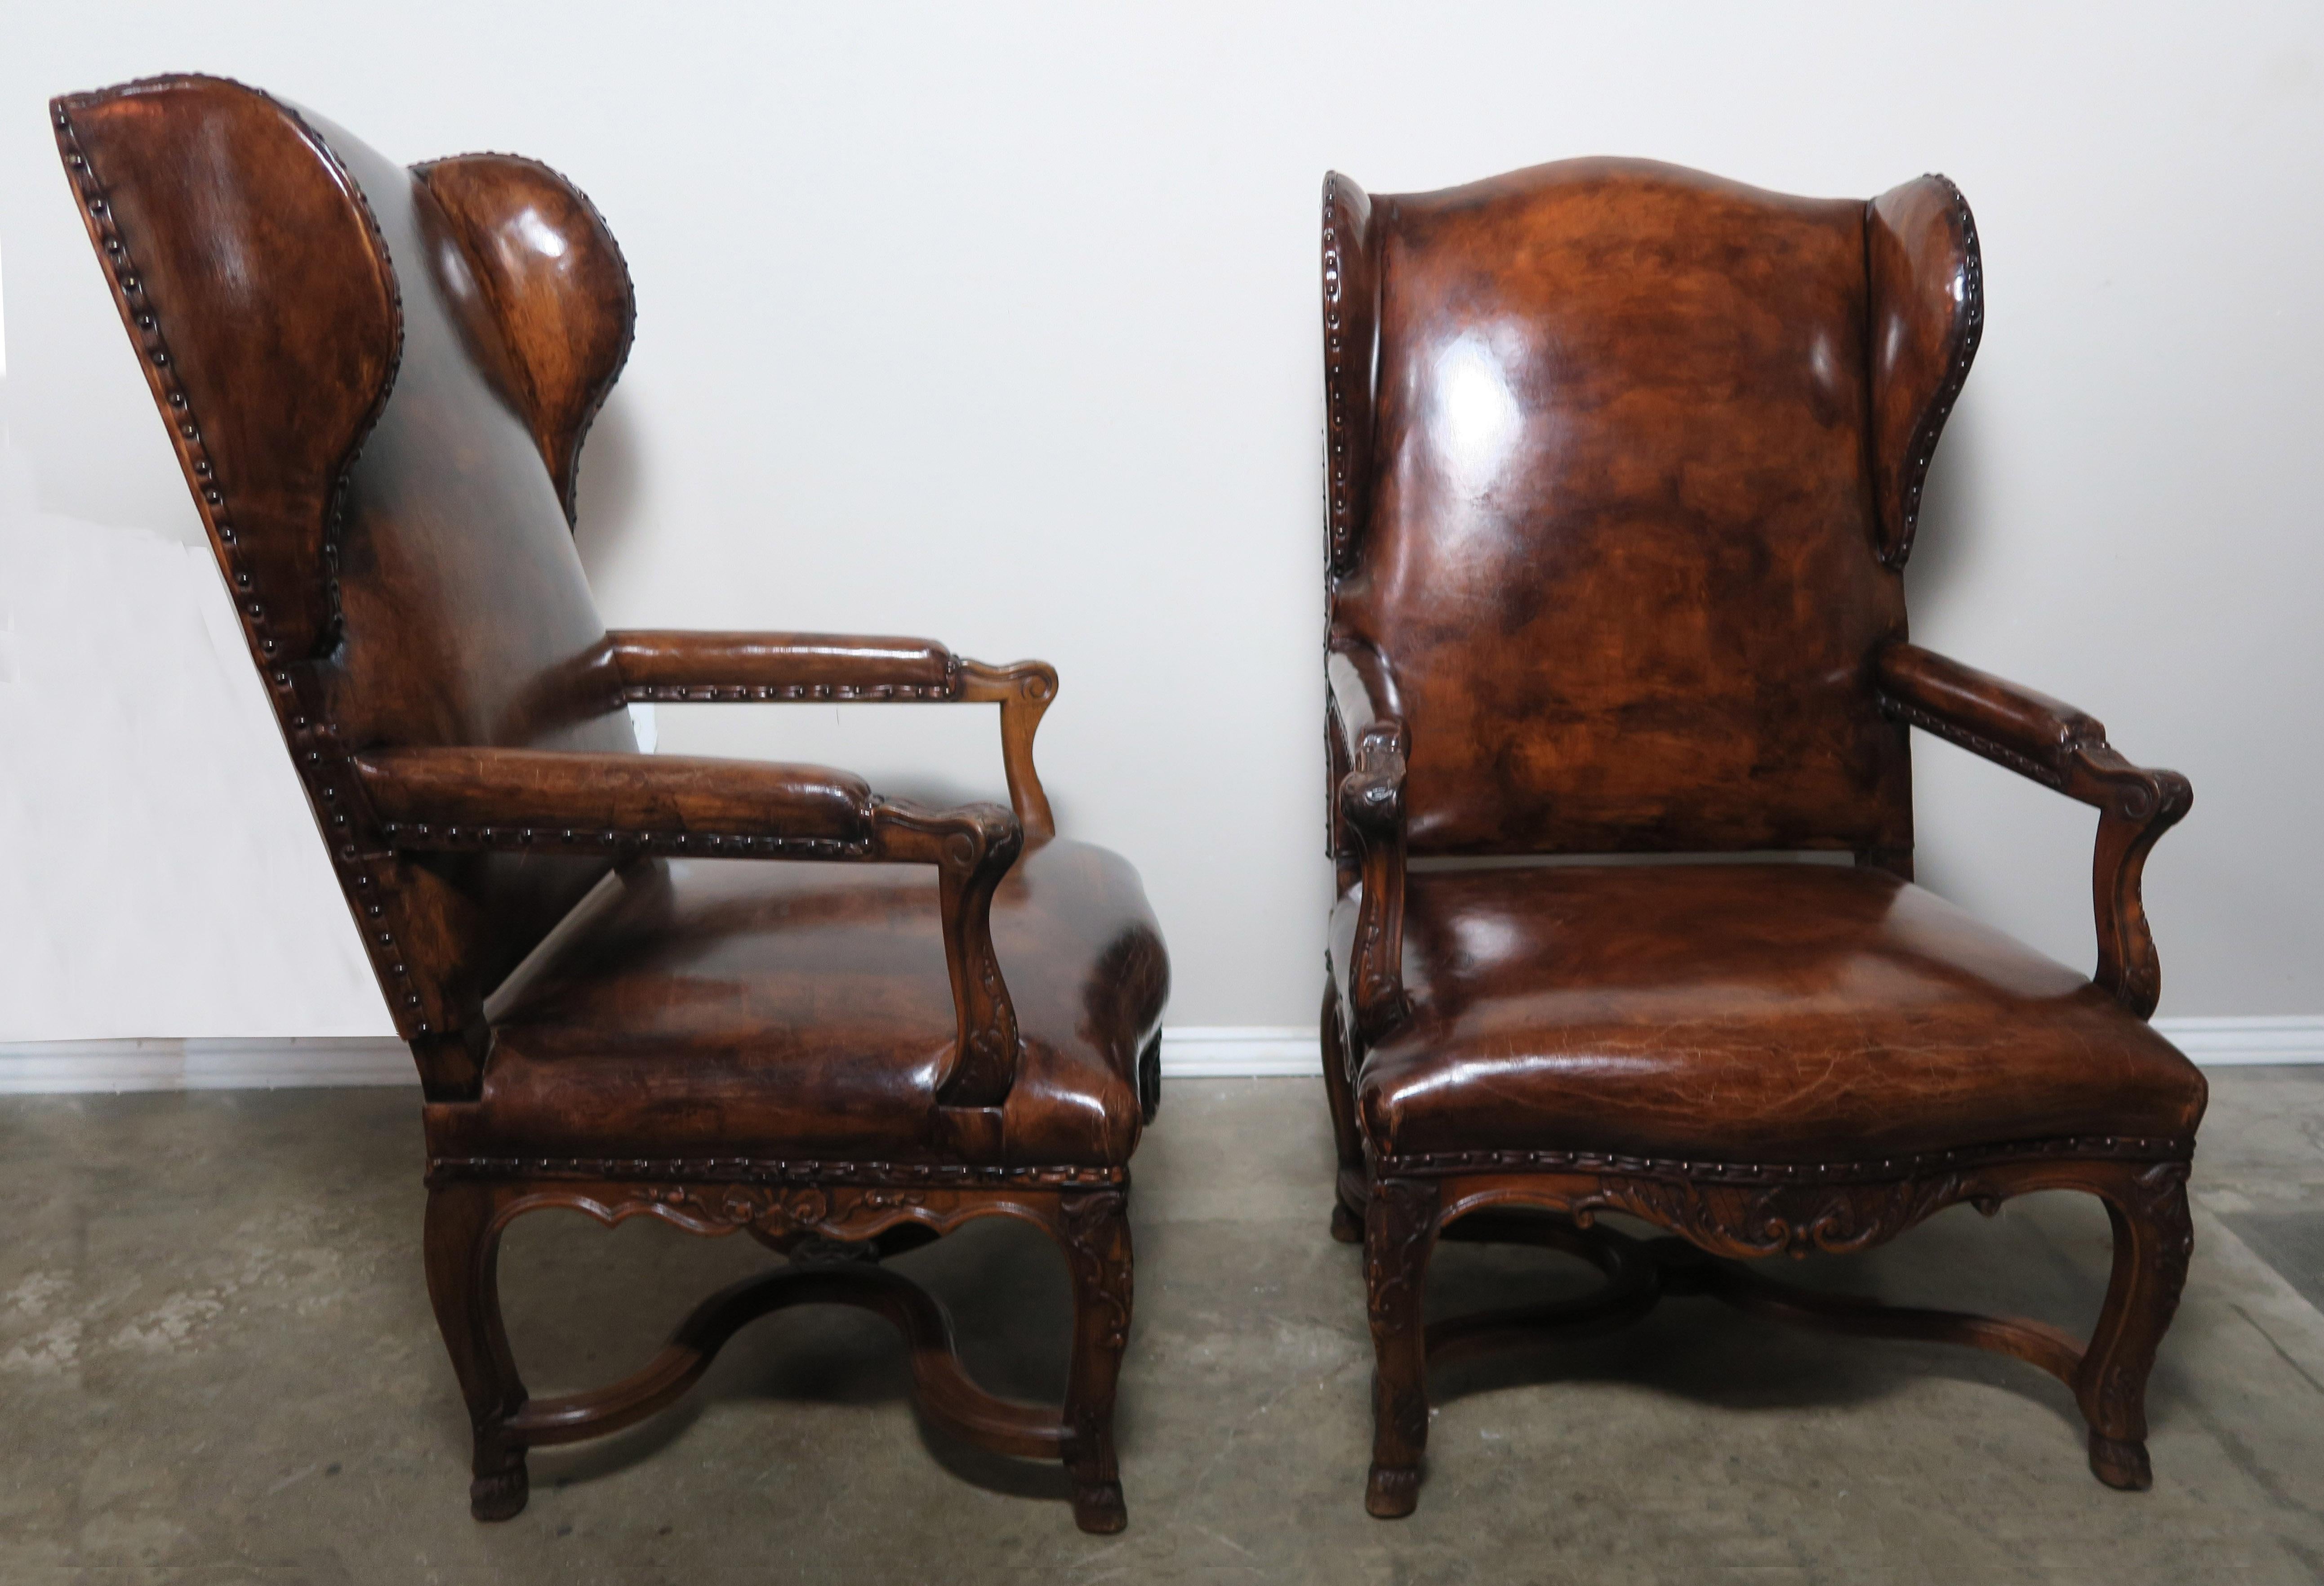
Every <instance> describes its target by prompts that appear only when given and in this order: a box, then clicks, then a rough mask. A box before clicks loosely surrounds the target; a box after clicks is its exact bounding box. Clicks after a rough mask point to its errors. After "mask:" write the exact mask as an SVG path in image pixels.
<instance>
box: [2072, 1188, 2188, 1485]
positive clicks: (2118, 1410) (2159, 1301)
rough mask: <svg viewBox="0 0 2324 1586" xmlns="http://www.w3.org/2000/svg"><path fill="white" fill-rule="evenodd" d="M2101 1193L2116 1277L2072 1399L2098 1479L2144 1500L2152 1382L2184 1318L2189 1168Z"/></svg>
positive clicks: (2148, 1477)
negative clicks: (2157, 1361)
mask: <svg viewBox="0 0 2324 1586" xmlns="http://www.w3.org/2000/svg"><path fill="white" fill-rule="evenodd" d="M2098 1194H2100V1195H2101V1196H2102V1197H2103V1198H2104V1200H2105V1201H2106V1205H2107V1218H2108V1219H2109V1220H2110V1221H2111V1222H2113V1224H2114V1277H2113V1278H2112V1280H2111V1281H2110V1282H2109V1283H2108V1284H2107V1297H2106V1306H2105V1308H2104V1309H2103V1310H2101V1311H2100V1312H2099V1313H2098V1327H2097V1329H2096V1331H2094V1332H2092V1333H2091V1334H2090V1342H2089V1349H2088V1350H2087V1351H2085V1352H2084V1353H2083V1356H2082V1364H2081V1369H2080V1371H2079V1372H2078V1373H2077V1374H2076V1377H2075V1381H2074V1397H2076V1398H2077V1399H2078V1400H2080V1404H2081V1407H2082V1414H2083V1415H2084V1416H2085V1417H2086V1418H2087V1419H2088V1420H2089V1424H2090V1471H2091V1472H2092V1473H2093V1474H2094V1475H2096V1476H2097V1477H2098V1480H2101V1481H2103V1482H2105V1483H2106V1484H2107V1486H2108V1487H2119V1488H2122V1489H2126V1490H2129V1491H2134V1492H2139V1491H2144V1490H2145V1489H2147V1488H2148V1487H2151V1486H2153V1483H2154V1476H2153V1471H2152V1470H2151V1468H2150V1467H2149V1466H2148V1463H2147V1459H2146V1378H2147V1373H2148V1372H2149V1371H2151V1370H2152V1369H2153V1366H2154V1351H2155V1347H2156V1346H2157V1345H2158V1344H2160V1343H2161V1342H2163V1332H2164V1331H2165V1330H2166V1329H2168V1328H2169V1327H2170V1325H2171V1318H2172V1314H2174V1313H2175V1312H2176V1311H2177V1310H2178V1309H2179V1292H2180V1290H2181V1288H2183V1287H2184V1286H2186V1282H2187V1259H2188V1257H2189V1256H2190V1255H2191V1254H2192V1253H2193V1251H2194V1248H2195V1232H2194V1225H2193V1223H2192V1222H2190V1219H2189V1217H2188V1214H2187V1165H2186V1164H2185V1163H2184V1162H2158V1163H2153V1164H2152V1165H2149V1166H2134V1167H2131V1168H2127V1169H2126V1171H2125V1172H2124V1173H2123V1174H2122V1176H2121V1177H2120V1179H2119V1180H2118V1181H2116V1183H2115V1184H2113V1185H2108V1186H2107V1187H2104V1188H2101V1189H2100V1190H2099V1191H2098Z"/></svg>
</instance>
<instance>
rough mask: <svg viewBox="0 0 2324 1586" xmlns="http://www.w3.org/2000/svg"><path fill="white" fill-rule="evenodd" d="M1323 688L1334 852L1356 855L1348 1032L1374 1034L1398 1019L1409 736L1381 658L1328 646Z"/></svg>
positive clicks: (1405, 1007) (1405, 1008) (1351, 647)
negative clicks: (1358, 893)
mask: <svg viewBox="0 0 2324 1586" xmlns="http://www.w3.org/2000/svg"><path fill="white" fill-rule="evenodd" d="M1324 677H1325V679H1326V681H1327V683H1328V684H1329V686H1330V689H1331V702H1330V719H1331V723H1332V733H1333V757H1332V763H1333V766H1334V768H1335V769H1336V770H1338V771H1339V772H1340V775H1339V777H1338V787H1337V788H1336V789H1335V790H1334V794H1333V852H1334V854H1335V855H1337V856H1340V857H1342V858H1352V859H1354V860H1355V861H1356V863H1357V866H1358V871H1359V875H1360V884H1361V886H1362V889H1363V896H1362V901H1361V903H1360V907H1359V908H1358V911H1357V915H1356V940H1355V946H1354V949H1353V951H1352V954H1351V962H1350V964H1349V965H1348V981H1349V985H1350V987H1351V997H1352V1000H1353V1001H1354V1003H1355V1010H1354V1011H1355V1019H1356V1030H1357V1033H1358V1034H1359V1035H1360V1037H1362V1038H1363V1039H1364V1040H1366V1041H1368V1042H1369V1041H1372V1040H1376V1039H1378V1038H1379V1037H1380V1036H1382V1035H1385V1034H1386V1033H1388V1031H1389V1030H1392V1029H1394V1028H1396V1027H1397V1025H1399V1024H1401V1023H1403V1022H1404V1020H1405V1019H1406V1017H1407V1016H1408V1015H1409V1014H1410V1012H1411V1004H1410V1002H1409V1000H1407V999H1406V996H1405V991H1404V870H1405V844H1404V772H1405V753H1406V746H1407V743H1408V742H1409V740H1408V738H1407V736H1406V728H1405V724H1404V715H1403V711H1402V708H1401V702H1400V701H1399V700H1398V699H1397V692H1396V679H1395V674H1394V672H1393V671H1392V670H1391V669H1390V668H1389V666H1388V659H1387V658H1386V657H1384V656H1382V655H1381V654H1380V653H1379V651H1378V650H1373V649H1372V648H1371V647H1370V646H1369V645H1358V644H1354V643H1337V644H1334V646H1333V649H1332V650H1330V651H1329V652H1328V653H1327V655H1326V657H1325V659H1324Z"/></svg>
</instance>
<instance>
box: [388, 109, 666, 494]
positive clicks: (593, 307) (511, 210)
mask: <svg viewBox="0 0 2324 1586" xmlns="http://www.w3.org/2000/svg"><path fill="white" fill-rule="evenodd" d="M413 174H414V175H416V176H417V177H419V178H420V181H421V183H422V184H423V185H425V186H426V188H427V189H428V191H429V194H431V195H432V196H433V197H434V198H435V199H436V201H437V202H438V204H440V205H441V206H442V207H443V209H444V213H445V215H446V217H447V218H448V219H449V220H450V221H451V223H452V227H453V230H454V231H455V232H456V233H457V235H458V236H459V238H460V242H461V245H462V247H463V249H464V250H465V252H466V254H467V262H468V265H469V267H470V270H471V272H473V274H474V275H475V280H476V282H477V284H478V285H479V286H480V287H481V288H482V289H483V290H484V296H485V298H486V299H487V300H489V301H490V302H491V304H492V307H493V323H494V325H496V326H497V327H499V330H500V333H501V337H502V340H503V343H504V344H505V345H506V346H507V348H508V351H509V356H510V358H511V360H512V363H513V364H514V365H515V373H516V375H517V382H516V383H517V389H518V392H519V393H520V394H521V397H522V399H523V410H524V414H525V418H526V420H527V421H528V422H529V424H530V428H531V429H532V432H533V438H534V441H535V443H536V444H537V445H538V446H539V448H540V455H541V460H542V461H543V462H544V463H546V464H547V465H548V466H549V479H550V480H551V482H552V483H553V484H555V485H556V487H557V493H558V499H559V500H560V501H562V502H563V503H564V505H565V515H566V517H567V519H568V520H569V519H571V518H572V516H573V513H574V510H575V489H576V474H577V472H578V469H579V467H580V463H581V443H582V442H583V441H584V440H585V439H586V438H588V434H589V425H590V422H591V421H592V420H595V418H596V416H597V410H598V409H599V408H600V407H601V406H603V405H604V401H605V397H606V394H607V393H608V392H611V391H612V390H613V382H614V381H615V380H617V379H618V378H620V376H621V373H622V364H624V363H625V362H627V361H628V359H629V355H630V337H631V331H632V327H633V326H634V325H635V324H636V321H637V299H636V294H635V292H634V290H632V287H631V285H630V270H629V265H628V263H626V262H625V261H623V259H622V250H621V248H620V246H619V245H618V244H616V243H615V242H614V241H613V233H612V232H610V231H608V230H606V229H605V222H604V217H601V216H600V215H599V214H598V213H597V210H596V207H595V205H593V204H591V203H590V202H589V199H588V198H587V196H586V195H585V194H584V193H583V192H582V191H581V190H580V189H578V188H576V187H575V186H574V185H573V184H572V183H571V182H568V181H567V180H565V179H564V178H563V177H561V176H559V175H558V173H557V172H556V171H551V170H550V169H549V167H548V166H546V165H543V164H542V163H541V162H540V161H538V160H527V159H525V158H523V157H522V156H521V155H516V154H463V155H461V156H459V157H458V158H457V159H452V160H436V161H429V163H428V164H425V165H420V166H416V167H414V168H413Z"/></svg>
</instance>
